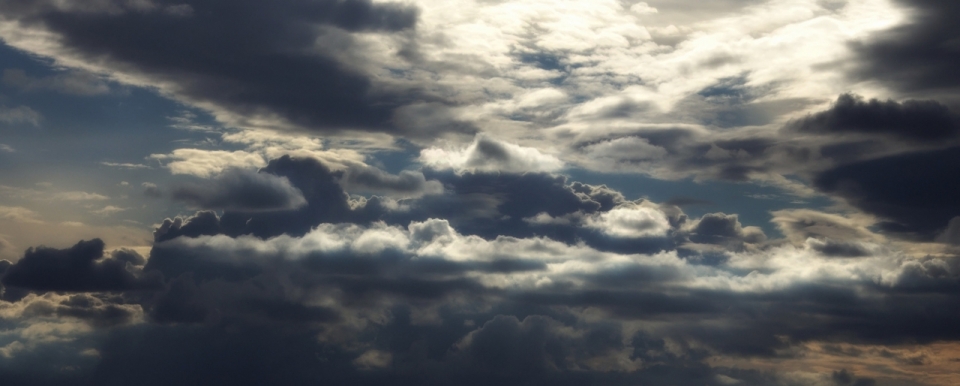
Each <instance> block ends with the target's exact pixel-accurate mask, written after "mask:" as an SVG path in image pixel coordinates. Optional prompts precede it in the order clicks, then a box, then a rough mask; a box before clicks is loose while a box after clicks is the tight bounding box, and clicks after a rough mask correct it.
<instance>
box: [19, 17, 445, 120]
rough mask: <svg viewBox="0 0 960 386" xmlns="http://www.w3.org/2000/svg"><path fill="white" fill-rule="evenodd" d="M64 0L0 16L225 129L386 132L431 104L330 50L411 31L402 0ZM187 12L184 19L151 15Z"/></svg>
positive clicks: (59, 52) (346, 49) (59, 50)
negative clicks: (87, 1)
mask: <svg viewBox="0 0 960 386" xmlns="http://www.w3.org/2000/svg"><path fill="white" fill-rule="evenodd" d="M62 4H63V3H62V2H53V1H40V2H23V1H15V2H7V3H4V5H3V6H0V11H2V13H3V14H4V15H5V17H4V18H5V19H8V20H18V21H19V22H20V23H21V26H22V27H23V28H27V29H31V30H35V31H38V30H39V31H45V32H49V33H51V34H52V36H54V37H55V38H56V40H57V42H58V44H60V45H62V46H61V47H59V48H57V49H56V50H57V51H56V53H54V55H64V56H69V57H71V58H72V59H74V60H79V61H82V62H86V63H96V65H98V66H102V69H103V70H104V71H110V72H116V73H122V74H125V75H127V76H132V77H135V78H137V79H140V81H142V82H145V83H148V84H154V85H163V87H165V89H164V90H165V92H168V93H169V94H170V95H172V96H174V97H175V98H177V99H180V100H182V101H185V102H189V103H194V104H198V105H202V106H207V107H209V108H211V109H214V110H217V111H218V112H220V113H222V114H221V115H222V116H223V117H230V118H229V119H230V120H231V122H229V123H230V124H236V125H244V124H249V125H255V124H254V123H253V121H256V120H258V119H261V118H264V117H270V118H271V119H272V120H273V121H274V122H279V123H278V124H279V125H281V126H286V127H296V128H305V129H313V130H329V131H335V130H337V129H340V128H361V129H366V130H375V131H390V130H393V125H392V123H391V120H392V118H393V112H394V110H395V109H396V108H398V107H400V106H402V105H405V104H408V103H410V102H412V101H421V100H427V99H429V97H427V96H424V95H418V94H420V93H418V92H417V91H415V90H408V91H391V90H390V89H389V88H384V87H379V86H377V85H376V84H375V81H374V79H373V78H371V77H368V76H367V75H365V74H363V73H362V72H359V71H357V70H355V69H356V68H358V66H356V64H355V63H343V62H340V61H339V60H338V59H334V57H335V56H337V55H338V54H337V52H333V51H331V50H340V51H344V52H349V51H350V50H356V49H359V47H358V46H357V45H356V44H354V43H353V40H352V37H351V35H350V34H351V33H353V32H364V33H368V32H372V33H382V34H391V33H401V32H402V31H404V30H409V29H411V28H413V27H414V26H415V24H416V21H417V10H416V9H415V8H412V7H410V6H407V5H402V4H400V3H374V2H371V1H369V0H349V1H333V0H324V1H310V2H307V1H298V0H285V1H281V2H274V3H271V4H270V5H269V7H267V6H266V5H265V4H263V3H260V2H257V1H239V2H238V1H235V2H230V3H229V4H227V3H222V2H218V1H207V0H195V1H187V2H184V3H182V4H180V3H174V2H167V1H154V2H152V4H154V5H155V6H153V7H147V8H143V9H131V8H130V7H128V6H127V3H126V2H120V1H104V2H99V3H98V4H100V5H101V6H102V7H99V8H96V7H92V6H91V7H90V8H91V9H82V7H79V6H76V7H72V6H71V7H64V6H61V5H62ZM171 7H179V8H171ZM187 7H189V9H191V10H192V12H173V13H172V14H171V12H162V11H160V10H186V9H187ZM94 8H95V9H94ZM116 31H125V32H124V33H122V34H118V33H116ZM318 43H323V44H318ZM322 47H327V48H322ZM331 47H334V48H331Z"/></svg>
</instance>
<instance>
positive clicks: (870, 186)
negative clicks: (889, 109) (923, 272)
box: [814, 147, 960, 239]
mask: <svg viewBox="0 0 960 386" xmlns="http://www.w3.org/2000/svg"><path fill="white" fill-rule="evenodd" d="M958 175H960V148H956V147H953V148H948V149H944V150H938V151H930V152H917V153H909V154H902V155H895V156H890V157H884V158H879V159H874V160H867V161H861V162H856V163H852V164H848V165H843V166H839V167H836V168H833V169H830V170H827V171H824V172H823V173H820V174H819V175H817V176H816V178H815V179H814V185H815V186H816V187H817V188H818V189H820V190H822V191H824V192H827V193H830V194H835V195H837V196H840V197H843V198H844V199H846V200H847V201H848V202H850V203H851V204H853V205H854V206H856V207H858V208H860V209H862V210H864V211H866V212H868V213H873V214H876V215H877V216H880V217H881V218H882V219H884V220H885V221H884V223H883V224H882V226H883V227H884V228H885V229H888V230H890V231H894V232H906V233H915V234H916V235H917V236H921V237H924V238H927V239H931V238H933V236H934V233H935V232H937V231H940V230H942V229H944V228H946V227H947V222H949V221H950V219H952V218H953V217H954V216H957V215H958V214H960V195H957V192H958V191H960V179H958V178H956V176H958Z"/></svg>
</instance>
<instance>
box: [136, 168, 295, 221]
mask: <svg viewBox="0 0 960 386" xmlns="http://www.w3.org/2000/svg"><path fill="white" fill-rule="evenodd" d="M147 189H148V190H147V191H150V190H149V187H147ZM170 197H171V198H173V199H174V200H178V201H183V202H185V203H187V204H189V205H192V206H194V207H196V208H200V209H222V210H233V211H245V212H257V211H276V210H291V209H297V208H299V207H302V206H304V205H306V204H307V201H306V199H305V198H304V197H303V193H301V192H300V190H298V189H297V188H296V187H294V186H292V185H291V184H290V180H288V179H287V178H286V177H278V176H276V175H273V174H269V173H258V172H256V171H253V170H247V169H227V170H225V171H223V172H222V173H221V174H219V175H218V176H216V177H215V178H213V180H212V181H206V182H203V183H200V182H197V183H190V184H182V185H179V186H176V187H174V188H173V189H171V191H170Z"/></svg>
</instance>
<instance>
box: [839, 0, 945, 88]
mask: <svg viewBox="0 0 960 386" xmlns="http://www.w3.org/2000/svg"><path fill="white" fill-rule="evenodd" d="M898 3H899V5H900V6H902V7H904V8H906V9H907V10H909V12H910V17H909V19H908V20H906V22H905V23H903V24H901V25H898V26H896V27H894V28H891V29H889V30H886V31H884V32H883V33H879V34H877V35H875V36H871V37H869V38H866V39H862V40H861V41H858V42H856V43H855V44H854V49H855V50H856V52H857V54H858V56H859V58H858V59H859V60H860V62H859V63H858V64H859V65H858V66H857V67H856V68H854V69H851V72H850V75H851V77H853V78H855V79H870V80H876V81H879V82H882V83H883V84H885V85H888V86H890V87H893V88H895V89H897V90H900V91H902V92H907V93H911V92H926V93H928V94H930V93H934V94H936V93H942V92H944V91H947V90H956V88H957V87H958V86H960V76H958V75H957V74H956V72H954V71H953V70H952V69H953V68H955V67H956V66H957V65H958V63H960V62H958V58H957V55H956V52H955V51H954V48H953V43H952V42H953V41H954V39H956V38H957V37H960V29H958V28H957V25H956V23H954V22H953V17H952V15H956V14H957V13H958V12H960V8H958V5H957V4H956V3H955V2H952V1H949V0H920V1H898Z"/></svg>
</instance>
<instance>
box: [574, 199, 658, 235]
mask: <svg viewBox="0 0 960 386" xmlns="http://www.w3.org/2000/svg"><path fill="white" fill-rule="evenodd" d="M587 226H589V227H591V228H595V229H597V230H599V231H601V232H603V233H605V234H607V235H610V236H613V237H624V238H634V237H659V236H665V235H666V232H667V231H668V230H669V229H670V223H669V222H668V221H667V217H666V216H665V215H664V214H663V212H661V211H659V210H657V209H655V208H650V207H646V206H623V207H617V208H614V209H611V210H610V211H608V212H604V213H601V214H599V215H598V216H597V217H596V218H591V219H589V220H587Z"/></svg>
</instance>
